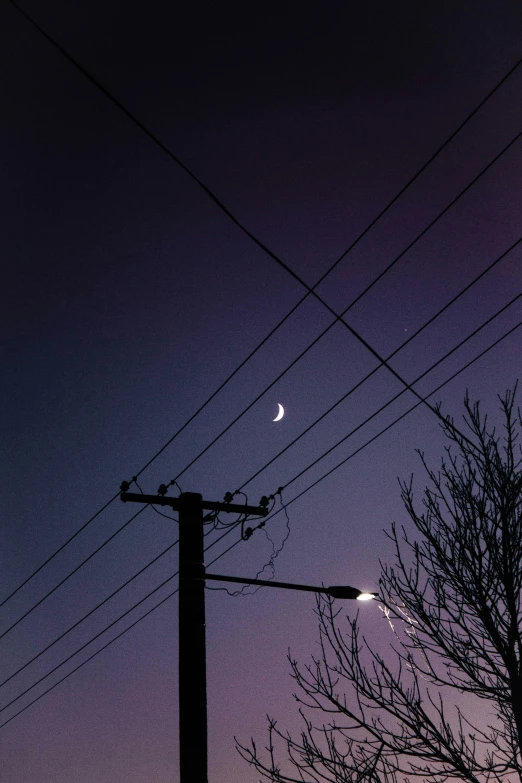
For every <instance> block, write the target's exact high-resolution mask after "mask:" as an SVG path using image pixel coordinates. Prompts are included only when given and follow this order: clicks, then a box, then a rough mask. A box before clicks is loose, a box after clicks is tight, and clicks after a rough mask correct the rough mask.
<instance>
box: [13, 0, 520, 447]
mask: <svg viewBox="0 0 522 783" xmlns="http://www.w3.org/2000/svg"><path fill="white" fill-rule="evenodd" d="M10 2H11V4H12V5H14V6H15V8H17V9H18V10H19V11H20V12H21V13H22V14H23V15H24V16H25V17H26V18H27V19H28V20H29V21H30V22H31V24H33V25H34V27H36V28H37V30H39V32H40V33H41V34H42V35H44V36H45V37H46V39H47V40H48V41H49V42H50V43H51V44H52V45H53V46H55V47H56V48H57V49H58V50H59V51H60V52H61V53H62V54H63V55H64V56H65V57H66V58H67V59H68V60H69V62H71V63H72V64H73V65H74V66H75V67H76V68H78V69H79V70H80V71H81V72H82V73H83V74H84V76H86V77H87V78H88V79H89V80H90V81H91V82H92V83H93V84H94V85H95V86H96V87H97V88H98V89H100V90H101V91H102V92H103V93H104V94H105V95H106V96H107V97H108V98H109V100H111V101H112V102H113V103H114V104H115V105H116V106H117V107H118V108H119V109H120V110H121V111H123V112H124V113H125V114H126V116H127V117H128V118H129V119H130V120H132V122H134V123H135V124H137V125H138V127H139V128H140V129H141V130H142V131H143V132H144V133H146V134H147V136H149V138H150V139H151V140H153V141H154V142H155V143H156V144H157V145H159V147H160V148H161V149H162V150H163V151H164V152H165V153H166V154H167V155H168V156H169V157H170V158H171V159H172V160H173V161H174V162H175V163H176V164H177V165H178V166H180V167H181V168H182V169H183V171H185V173H186V174H187V175H188V176H190V177H191V178H192V179H193V180H194V181H195V182H196V183H197V184H198V185H199V187H201V188H202V189H203V190H204V191H205V193H206V194H207V195H208V197H209V198H210V199H211V200H212V201H213V202H214V203H215V204H216V206H217V207H218V208H219V209H220V210H221V211H222V212H223V213H224V214H225V215H226V216H227V217H228V218H229V220H231V221H232V222H233V223H234V224H235V225H236V226H237V227H238V228H239V229H240V231H242V232H243V233H244V234H245V235H246V236H247V237H248V238H249V239H250V240H251V241H252V242H253V243H254V244H256V245H257V246H258V247H259V248H260V249H261V250H263V251H264V252H265V253H266V254H267V255H268V256H269V257H270V258H272V259H273V260H274V261H275V262H276V264H278V266H280V267H281V268H282V269H284V270H285V271H286V272H287V273H288V274H289V275H290V276H291V277H293V278H294V280H296V281H297V282H298V283H299V284H300V285H301V286H302V287H303V288H305V289H306V291H307V292H308V293H309V294H310V295H311V296H313V297H314V299H316V300H317V301H318V302H319V303H320V304H322V305H323V307H325V308H326V309H327V310H328V312H329V313H331V314H332V315H333V316H335V319H336V320H337V321H339V322H340V323H341V324H343V326H344V327H345V328H346V329H347V330H348V331H349V333H350V334H351V335H352V337H354V338H355V339H356V340H357V341H358V342H359V343H361V345H363V346H364V347H365V348H366V350H368V351H369V352H370V353H371V354H372V356H373V357H374V358H375V359H377V360H378V361H379V362H381V363H382V364H383V365H384V367H386V369H387V370H388V371H389V372H390V373H391V374H392V375H393V376H394V378H396V380H398V381H399V383H401V384H402V385H403V386H404V387H405V388H406V389H407V390H408V391H409V392H411V393H412V394H413V395H414V396H415V397H417V399H418V400H419V401H420V402H422V404H424V405H426V406H427V407H428V408H429V409H430V410H431V412H432V413H433V414H434V415H435V416H437V417H438V418H441V416H440V413H439V412H438V411H437V409H436V408H434V407H433V406H432V405H431V404H430V403H429V402H427V400H423V399H422V398H421V397H420V395H419V394H417V392H416V391H415V390H414V389H413V388H412V387H411V386H410V384H408V382H407V381H406V380H404V378H402V377H401V375H400V373H398V372H397V371H396V370H395V369H394V368H393V367H392V366H391V365H389V364H387V362H386V360H385V359H383V358H382V357H381V356H380V355H379V353H378V351H376V350H375V348H373V347H372V346H371V345H370V343H369V342H368V341H367V340H365V339H364V338H363V337H362V335H360V334H359V332H358V331H357V330H356V329H355V328H354V327H353V326H351V325H350V324H349V323H348V322H347V321H345V320H344V318H343V316H342V314H339V313H337V312H336V311H335V310H334V309H333V307H330V305H329V304H328V303H327V302H326V301H325V300H324V299H323V298H322V297H321V296H319V294H318V293H317V291H316V290H315V287H313V288H312V287H310V286H309V285H308V283H306V282H305V281H304V280H303V279H302V277H301V276H300V275H298V274H297V272H295V271H294V270H293V269H292V268H291V267H290V266H289V265H288V264H287V263H285V262H284V261H283V260H282V259H281V258H280V257H279V256H278V255H277V254H276V253H274V251H273V250H271V249H270V248H269V247H268V245H266V244H265V243H264V242H262V241H261V240H260V239H258V238H257V237H256V236H255V235H254V234H253V233H252V232H251V231H250V229H248V228H247V227H246V226H245V225H244V224H243V223H242V222H241V221H240V220H239V219H238V218H237V217H236V216H235V215H234V214H233V213H232V212H231V211H230V209H229V208H228V207H227V206H225V204H224V203H223V202H222V201H221V200H220V199H219V198H218V196H216V194H215V193H214V192H213V191H212V190H211V189H210V188H209V187H208V186H207V185H205V184H204V183H203V181H202V180H201V179H199V178H198V177H197V176H196V175H195V174H194V173H193V172H192V171H191V170H190V169H189V168H188V167H187V166H186V165H185V164H184V163H183V162H182V161H181V160H180V158H178V157H177V156H176V155H174V153H173V152H172V151H171V150H170V149H169V148H168V147H167V146H166V145H165V144H163V142H161V141H160V140H159V138H158V137H157V136H155V135H154V134H153V133H151V131H150V130H149V129H148V128H147V127H146V126H145V125H144V124H143V123H142V122H141V121H140V120H138V118H137V117H136V116H135V115H134V114H132V113H131V112H130V111H129V110H128V109H127V108H126V107H125V106H124V105H123V104H122V103H121V102H120V101H118V100H117V99H116V98H115V97H114V96H113V95H112V93H111V92H110V91H109V90H107V88H106V87H104V86H103V85H102V84H101V82H99V81H98V80H97V79H95V78H94V77H93V76H92V75H91V74H90V73H89V72H88V71H87V70H86V69H85V68H84V67H83V66H82V65H80V63H78V61H77V60H75V59H74V58H73V57H72V56H71V55H70V54H69V53H68V52H67V51H66V50H65V49H64V48H63V47H62V46H60V44H58V43H57V42H56V41H55V40H54V39H53V38H51V36H49V35H48V33H46V32H45V31H44V30H43V28H42V27H40V25H38V24H37V23H36V22H35V21H34V20H33V19H32V18H31V17H30V16H29V15H28V14H27V13H26V12H25V11H23V10H22V9H21V8H20V7H19V6H18V5H17V3H15V2H14V0H10ZM521 60H522V58H521ZM515 67H516V66H515ZM511 70H513V69H511ZM520 135H522V132H521V133H519V134H518V135H517V136H516V137H515V139H513V140H512V142H511V144H513V143H514V142H515V141H516V140H517V139H518V138H519V136H520ZM508 146H510V145H508ZM451 426H452V428H453V429H454V431H455V433H456V434H458V435H459V437H461V438H463V439H464V440H466V441H468V443H469V445H470V446H472V445H473V444H472V443H471V442H470V441H469V440H468V438H467V437H466V436H465V435H464V434H463V433H462V432H460V431H459V430H458V429H457V428H455V426H454V425H451Z"/></svg>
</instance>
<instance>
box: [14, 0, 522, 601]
mask: <svg viewBox="0 0 522 783" xmlns="http://www.w3.org/2000/svg"><path fill="white" fill-rule="evenodd" d="M10 3H11V5H13V6H14V7H15V8H16V9H17V11H18V12H19V13H20V14H22V15H23V16H24V17H25V18H26V19H27V21H28V22H29V23H30V24H31V25H32V26H33V27H35V28H36V29H37V30H38V32H39V33H40V34H41V35H43V36H44V37H45V39H46V40H47V41H48V42H49V43H50V44H51V45H52V46H53V47H54V48H56V49H57V50H58V51H59V52H60V53H61V54H62V55H63V56H64V57H65V58H66V59H67V60H68V61H69V62H70V63H71V64H72V65H73V66H74V67H75V68H76V69H77V70H78V71H79V72H80V73H82V74H83V76H84V77H85V78H87V79H88V80H89V81H90V82H91V83H92V84H93V85H94V86H95V87H96V88H97V89H99V90H100V91H101V92H102V93H103V94H104V95H105V96H106V97H107V98H108V99H109V101H111V102H112V103H113V104H114V105H115V106H116V107H117V108H118V109H119V110H120V111H122V112H123V113H124V114H125V115H126V116H127V117H128V118H129V119H130V120H131V121H132V122H133V123H134V124H135V125H136V126H137V127H138V128H140V130H141V131H142V132H143V133H145V134H146V135H147V136H148V137H149V139H150V140H151V141H153V142H154V143H155V144H156V145H157V146H158V147H159V148H160V149H161V150H162V151H163V152H164V153H165V154H167V155H168V156H169V157H170V158H171V160H173V161H174V162H175V163H176V164H177V165H179V166H180V168H181V169H182V170H183V171H185V173H186V174H187V175H188V176H189V177H190V178H192V179H193V180H194V181H195V182H196V183H197V184H198V186H199V187H201V188H202V189H203V191H204V192H205V193H206V194H207V195H208V196H209V198H211V199H212V201H213V202H214V203H215V204H216V205H217V206H218V208H219V209H221V211H223V212H224V213H225V214H226V215H227V217H228V218H229V219H230V220H232V222H234V223H235V224H236V225H237V226H238V228H239V229H240V230H241V231H242V232H243V233H245V234H246V235H247V236H248V237H249V238H250V239H251V240H252V241H253V242H254V243H255V244H257V245H258V246H259V247H260V248H261V249H262V250H264V251H265V252H266V253H268V255H270V256H271V257H273V258H274V260H276V261H277V262H278V263H279V259H278V258H277V257H276V256H275V255H274V254H273V253H272V251H270V250H269V248H267V247H266V246H265V245H264V244H263V243H262V242H261V241H260V240H258V239H257V238H256V237H255V236H254V235H253V234H252V233H251V232H250V231H249V230H248V229H247V228H246V227H245V226H244V225H243V224H242V223H240V221H239V220H238V219H237V218H236V217H235V216H234V215H233V214H232V213H231V212H230V210H229V209H228V208H227V207H226V206H225V205H224V204H223V203H222V202H221V201H220V199H219V198H218V197H217V196H216V195H215V194H214V193H213V192H212V191H211V190H210V188H208V187H207V186H206V185H205V184H204V183H203V182H202V181H201V180H200V179H199V178H198V177H197V176H196V175H195V174H194V173H193V172H192V171H191V170H190V169H189V168H188V167H187V166H186V165H185V164H184V163H183V162H182V161H181V160H180V159H179V158H178V157H177V156H176V155H174V153H172V151H171V150H170V149H169V148H168V147H167V146H166V145H165V144H164V143H163V142H161V140H160V139H159V138H158V137H157V136H156V135H155V134H153V133H152V132H151V131H150V130H149V129H148V128H147V127H146V125H144V123H142V122H141V121H140V120H139V119H138V118H137V117H136V116H135V115H134V114H133V113H132V112H130V111H129V110H128V109H127V108H126V107H125V106H124V105H123V104H122V103H121V102H120V101H119V100H118V99H117V98H116V97H115V96H114V95H113V94H112V93H111V92H110V91H109V90H108V89H107V88H106V87H104V85H103V84H102V83H101V82H100V81H99V80H97V79H96V78H95V77H94V76H93V75H92V74H91V73H90V72H89V71H87V69H86V68H84V67H83V66H82V65H81V64H80V63H79V62H78V61H77V60H76V59H75V58H74V57H72V55H71V54H70V53H69V52H68V51H66V50H65V49H64V47H62V46H61V45H60V44H59V43H58V42H57V41H56V40H55V39H54V38H52V36H50V35H49V34H48V33H47V32H46V31H45V30H44V29H43V28H42V27H41V26H40V25H39V24H38V23H37V22H36V21H35V20H34V19H33V18H32V17H31V16H30V15H29V14H28V13H27V12H26V11H25V10H24V9H23V8H21V7H20V6H19V5H18V4H17V3H16V2H14V0H10ZM521 64H522V58H520V59H519V60H517V62H515V64H514V65H513V66H512V67H511V68H510V69H509V70H508V72H507V73H506V74H505V75H504V76H503V77H502V78H501V79H500V81H498V82H497V83H496V84H495V86H494V87H493V88H492V89H491V90H490V91H489V92H488V93H487V95H486V96H485V97H484V98H483V99H482V100H481V101H480V102H479V103H478V104H477V106H475V108H474V109H473V110H472V111H471V112H470V113H469V114H468V115H467V116H466V117H465V119H464V120H463V121H462V122H461V123H460V125H459V126H458V127H457V128H456V129H455V130H454V131H453V132H452V133H451V134H450V136H449V137H448V138H447V139H446V140H445V141H444V142H443V143H442V144H441V145H440V146H439V147H438V148H437V150H436V151H435V152H434V153H433V154H432V155H431V157H430V158H429V159H428V160H427V161H426V162H425V163H424V164H423V166H421V168H420V169H419V170H418V171H417V172H416V173H415V174H414V176H413V177H412V178H411V179H410V180H408V182H407V183H406V184H405V185H404V186H403V187H402V188H401V189H400V190H399V191H398V192H397V193H396V195H395V196H394V197H393V198H392V199H391V201H389V202H388V203H387V205H386V206H385V207H384V208H383V209H382V210H381V211H380V212H379V213H378V215H377V216H376V217H375V218H374V219H373V220H372V221H371V222H370V223H369V224H368V225H367V226H366V228H365V229H364V230H363V231H362V232H361V233H360V234H359V235H358V236H357V237H356V239H355V240H354V241H353V242H352V243H351V244H350V245H349V247H348V248H347V249H346V250H345V251H344V252H343V253H342V255H341V256H339V258H338V259H337V260H336V261H335V263H334V264H333V265H332V266H331V267H330V268H329V269H328V270H327V271H326V272H325V273H324V274H323V275H322V276H321V277H320V279H319V280H318V281H317V283H316V284H315V285H314V286H313V287H312V288H309V289H308V291H307V293H306V294H305V295H304V296H303V297H302V298H301V299H300V300H299V301H298V302H297V304H296V305H295V306H294V307H293V308H292V309H291V310H290V311H289V313H288V314H287V315H286V316H285V317H284V318H283V319H282V320H281V321H280V322H279V323H278V324H277V325H276V326H275V327H274V328H273V329H272V330H271V331H270V332H269V333H268V335H267V336H266V337H265V338H264V339H263V340H262V341H261V343H259V345H258V346H257V347H256V348H255V349H254V350H253V351H252V352H251V353H250V354H249V355H248V356H247V357H246V359H245V360H244V361H243V362H242V363H241V364H240V365H239V366H238V367H237V368H236V370H234V372H233V373H232V374H231V375H230V376H229V377H228V378H227V379H226V380H225V381H224V382H223V383H222V384H221V385H220V386H219V387H218V388H217V389H216V391H215V392H214V393H213V394H212V395H211V396H210V397H209V398H208V399H207V400H206V401H205V402H204V403H203V404H202V405H201V406H200V407H199V408H198V410H197V411H196V412H195V413H194V414H193V415H192V416H191V417H190V418H189V419H188V420H187V421H186V422H185V424H184V425H183V426H182V427H181V428H179V429H178V430H177V432H176V433H175V434H174V435H173V436H172V437H171V438H170V439H169V440H168V441H167V442H166V443H165V444H164V445H163V446H162V447H161V448H160V449H159V450H158V451H157V452H156V453H155V454H154V455H153V456H152V457H151V458H150V459H149V461H148V462H147V463H146V464H145V465H144V466H143V467H142V468H141V470H140V471H139V472H138V473H137V474H136V475H137V476H139V475H140V474H141V473H143V472H144V471H145V470H146V469H147V468H148V467H149V466H150V465H151V464H152V462H153V461H154V460H155V459H157V457H158V456H159V455H160V454H161V453H162V452H163V451H164V450H165V449H166V448H167V447H168V446H169V445H170V444H171V443H172V442H173V440H174V439H175V438H176V437H177V436H178V435H179V434H180V433H181V432H182V431H183V430H184V429H185V428H186V427H187V426H188V425H189V424H190V423H191V421H193V420H194V419H195V418H196V416H198V415H199V413H201V411H202V410H203V409H204V408H205V407H206V406H207V405H208V404H209V403H210V402H211V400H213V399H214V397H215V396H216V395H217V394H218V393H219V392H220V391H221V390H222V389H223V388H224V386H225V385H226V384H227V383H229V381H230V380H231V379H232V378H233V377H234V376H235V375H236V374H237V373H238V372H239V370H240V369H241V368H242V367H243V366H244V365H245V364H246V363H247V362H248V361H249V360H250V359H251V358H252V356H253V355H254V354H255V353H256V352H257V351H258V350H259V349H260V348H261V347H262V345H264V344H265V343H266V342H267V340H268V339H270V337H271V336H272V335H273V334H274V332H275V331H277V329H279V328H280V326H282V324H283V323H284V322H285V321H286V320H287V319H288V318H289V317H290V316H291V315H292V314H293V312H295V310H296V309H297V308H298V307H299V306H300V305H301V304H302V302H304V300H305V299H307V298H308V296H310V295H311V294H313V293H314V289H315V288H316V287H317V286H318V285H319V284H320V283H321V282H322V280H324V278H325V277H326V276H327V275H328V274H330V272H331V271H332V270H333V269H334V268H335V266H337V264H338V263H340V261H341V260H342V259H343V258H344V257H345V256H346V255H347V254H348V253H349V252H351V250H353V249H354V248H355V246H356V245H357V244H358V243H359V242H360V240H361V239H362V238H363V237H364V236H365V235H366V234H367V233H368V232H369V231H370V230H371V228H373V226H374V225H375V224H376V223H377V222H378V220H380V219H381V217H382V216H383V215H384V214H385V213H386V212H387V211H388V210H389V209H390V208H391V207H392V205H393V204H394V203H395V202H396V201H397V200H398V199H399V198H400V197H401V196H402V195H403V193H404V192H405V191H406V190H407V189H408V188H409V187H410V186H411V185H412V184H413V183H414V182H415V181H416V179H417V178H418V177H420V175H421V174H422V173H423V172H424V171H425V170H426V168H427V167H428V166H429V165H430V164H431V163H432V162H433V161H434V160H435V158H436V157H437V156H438V155H439V154H440V153H441V152H442V151H443V149H444V148H445V147H446V146H447V145H448V144H449V143H450V142H451V141H452V140H453V138H455V136H456V135H457V134H458V133H460V131H461V130H462V129H463V128H464V127H465V126H466V125H467V123H468V122H469V121H470V120H471V119H472V118H473V117H474V116H475V115H476V114H477V112H478V111H479V110H480V109H481V108H482V106H484V105H485V103H487V101H488V100H489V99H490V98H491V97H492V96H493V95H494V93H496V92H497V90H498V89H499V88H500V87H501V86H502V85H503V84H504V83H505V82H506V81H507V79H509V77H510V76H511V75H512V74H513V73H514V72H515V71H516V70H517V68H518V67H519V66H520V65H521ZM287 271H290V272H291V270H289V269H288V270H287ZM292 274H293V273H292ZM306 287H307V288H308V286H306ZM118 495H119V493H116V494H115V495H113V496H112V498H111V499H110V500H108V501H107V503H106V504H105V505H104V506H102V508H101V509H99V510H98V511H97V512H96V513H95V514H94V515H93V516H92V517H91V518H90V519H89V520H88V521H87V522H86V523H85V524H84V525H82V526H81V527H80V528H79V529H78V530H77V531H76V532H75V533H74V534H73V535H72V536H71V537H70V538H69V539H68V540H67V541H66V542H65V543H64V544H62V546H61V547H60V548H59V549H57V550H56V551H55V552H54V553H53V554H52V555H51V556H50V557H49V558H47V560H46V561H45V562H44V563H42V564H41V565H40V566H39V567H38V568H37V569H36V570H35V571H33V572H32V573H31V574H30V575H29V576H28V577H27V578H26V579H25V580H23V582H21V583H20V584H19V585H18V586H17V587H16V588H15V589H14V590H13V591H12V592H11V593H10V594H9V595H8V596H7V597H6V598H5V599H3V601H2V603H0V606H2V605H3V604H5V603H6V602H7V601H9V600H10V599H11V598H12V597H13V596H14V595H15V594H16V593H17V592H18V591H19V590H21V589H22V587H24V586H25V585H26V584H27V583H28V582H29V581H30V580H31V579H33V578H34V576H36V574H38V573H39V572H40V571H41V570H42V569H43V568H44V567H45V566H46V565H48V564H49V563H50V562H51V561H52V560H53V559H54V558H55V557H56V556H57V555H58V554H59V552H61V551H62V550H63V549H64V548H65V547H66V546H68V544H70V543H71V542H72V541H73V540H74V539H75V538H76V536H78V535H79V534H80V533H81V532H82V531H83V530H84V529H85V528H86V527H87V526H88V525H89V524H90V523H91V522H92V521H93V520H94V519H95V518H96V517H97V516H99V514H101V513H102V512H103V511H104V510H105V509H106V508H107V507H108V506H109V505H110V504H111V503H113V502H114V500H115V499H116V498H117V497H118Z"/></svg>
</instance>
